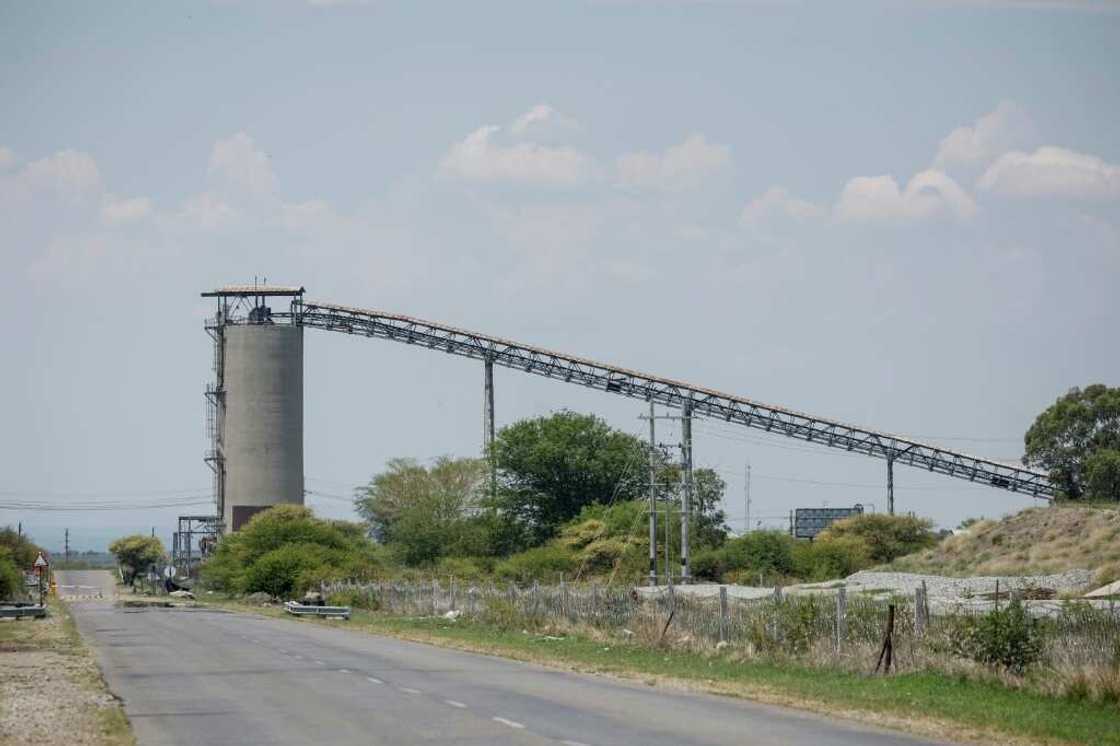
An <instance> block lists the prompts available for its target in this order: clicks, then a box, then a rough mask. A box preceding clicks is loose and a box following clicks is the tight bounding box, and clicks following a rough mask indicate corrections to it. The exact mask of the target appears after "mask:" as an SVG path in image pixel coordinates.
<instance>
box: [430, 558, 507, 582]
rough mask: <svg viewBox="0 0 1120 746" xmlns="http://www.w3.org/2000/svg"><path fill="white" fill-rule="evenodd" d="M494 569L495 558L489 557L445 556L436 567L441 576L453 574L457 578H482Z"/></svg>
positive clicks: (466, 579)
mask: <svg viewBox="0 0 1120 746" xmlns="http://www.w3.org/2000/svg"><path fill="white" fill-rule="evenodd" d="M492 569H493V560H491V559H490V558H488V557H482V558H478V557H444V558H443V559H441V560H440V561H439V564H437V565H436V567H435V572H436V574H437V575H440V576H452V577H454V578H455V579H456V580H465V581H471V580H480V579H481V578H484V577H485V576H486V574H487V573H488V572H490V570H492Z"/></svg>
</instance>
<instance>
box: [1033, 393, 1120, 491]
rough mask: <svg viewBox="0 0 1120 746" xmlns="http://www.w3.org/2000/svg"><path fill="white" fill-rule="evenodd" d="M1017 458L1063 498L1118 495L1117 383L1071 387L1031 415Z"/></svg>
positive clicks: (1119, 435)
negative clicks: (1039, 472)
mask: <svg viewBox="0 0 1120 746" xmlns="http://www.w3.org/2000/svg"><path fill="white" fill-rule="evenodd" d="M1024 441H1025V445H1026V453H1025V455H1024V456H1023V463H1024V464H1026V465H1028V466H1034V467H1038V468H1041V469H1045V470H1046V471H1048V472H1049V473H1050V478H1051V479H1052V480H1054V482H1055V483H1056V484H1057V485H1058V486H1059V489H1060V490H1061V493H1062V496H1063V497H1065V498H1067V499H1069V500H1084V499H1088V500H1110V501H1117V500H1120V388H1109V387H1108V386H1105V385H1104V384H1099V383H1097V384H1093V385H1091V386H1086V387H1085V388H1084V389H1080V388H1076V387H1074V388H1072V389H1070V390H1069V392H1068V393H1066V394H1065V395H1064V396H1062V397H1060V398H1059V399H1058V400H1057V401H1056V402H1055V403H1054V404H1053V405H1052V406H1050V407H1049V408H1047V409H1046V411H1044V412H1043V413H1042V414H1040V415H1039V416H1038V418H1037V419H1035V421H1034V424H1033V425H1031V427H1030V429H1029V430H1028V431H1027V434H1026V437H1025V438H1024Z"/></svg>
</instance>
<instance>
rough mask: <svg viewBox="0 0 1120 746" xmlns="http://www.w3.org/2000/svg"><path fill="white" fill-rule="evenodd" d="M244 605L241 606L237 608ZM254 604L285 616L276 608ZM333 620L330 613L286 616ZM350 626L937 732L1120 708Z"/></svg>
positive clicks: (995, 687)
mask: <svg viewBox="0 0 1120 746" xmlns="http://www.w3.org/2000/svg"><path fill="white" fill-rule="evenodd" d="M235 608H240V609H242V610H246V607H244V606H240V607H237V606H235ZM250 610H252V611H257V612H261V611H263V612H265V613H268V614H269V615H281V616H284V614H283V612H282V611H279V610H264V609H257V608H252V609H250ZM293 622H294V623H318V624H328V625H331V626H335V627H337V626H339V625H341V624H347V623H345V622H338V621H310V620H293ZM348 626H350V627H351V628H353V629H355V630H361V631H364V632H371V633H374V634H384V635H391V636H394V637H400V638H405V639H412V640H418V641H422V642H432V643H435V644H440V645H445V646H450V647H458V648H462V649H466V650H472V651H476V652H484V653H489V654H493V655H501V656H505V657H511V658H516V659H520V660H528V661H536V662H540V663H546V664H552V665H562V666H565V667H568V668H575V669H577V670H583V671H591V672H600V673H609V674H614V675H622V676H628V677H637V678H641V679H645V680H646V681H647V683H651V684H652V683H656V681H657V680H658V679H662V680H663V679H666V678H667V679H671V680H677V681H679V682H685V683H687V684H688V685H690V686H692V687H698V688H701V689H706V690H708V691H714V692H718V693H723V694H731V695H734V696H742V697H748V698H752V699H760V700H764V701H769V702H776V703H782V704H790V705H794V706H798V707H803V708H807V709H813V710H818V711H822V712H830V713H842V714H844V715H845V716H851V717H856V718H857V719H863V720H871V721H875V722H878V723H882V724H886V725H893V726H896V727H901V728H905V729H908V730H913V731H915V732H919V733H924V734H928V735H935V736H938V737H942V738H955V739H966V738H967V739H974V738H981V739H984V740H992V741H998V742H1008V741H1011V740H1016V741H1020V742H1035V743H1080V744H1118V745H1120V708H1117V707H1114V706H1109V705H1103V704H1095V703H1089V702H1075V701H1070V700H1063V699H1054V698H1049V697H1046V696H1043V695H1041V694H1036V693H1032V692H1028V691H1022V690H1017V689H1012V688H1009V687H1006V686H1004V685H1002V684H1000V683H998V682H985V681H976V680H972V679H967V678H963V677H953V676H949V675H945V674H940V673H935V672H925V673H911V674H904V675H892V676H886V677H883V676H878V677H875V676H864V675H860V674H853V673H850V672H845V671H840V670H836V669H827V668H810V667H807V666H802V665H797V664H792V663H781V664H778V663H773V662H762V661H748V662H743V661H737V660H733V659H732V658H730V657H727V656H720V655H703V654H698V653H691V652H683V651H674V650H659V649H655V648H651V647H647V646H643V645H640V644H637V643H628V642H621V643H620V642H618V641H613V640H612V641H610V642H603V641H598V640H593V639H590V638H587V637H581V636H578V635H571V634H565V635H564V636H563V637H562V638H561V639H559V640H556V639H548V638H547V637H546V636H545V635H543V634H532V633H530V634H527V633H525V632H523V631H521V630H508V629H502V628H499V627H495V626H492V625H487V624H483V623H479V622H473V621H462V620H460V621H458V622H448V621H446V620H444V619H432V618H414V617H396V616H388V615H383V614H377V613H368V612H362V611H355V613H354V617H353V619H352V620H351V621H350V622H349V623H348Z"/></svg>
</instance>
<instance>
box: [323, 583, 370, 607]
mask: <svg viewBox="0 0 1120 746" xmlns="http://www.w3.org/2000/svg"><path fill="white" fill-rule="evenodd" d="M327 604H328V605H330V606H349V607H350V608H352V609H365V610H366V611H377V610H379V609H380V608H381V599H379V598H378V597H377V594H376V593H373V592H372V591H369V590H358V589H357V588H350V589H347V590H344V591H336V592H334V593H332V594H330V596H328V597H327Z"/></svg>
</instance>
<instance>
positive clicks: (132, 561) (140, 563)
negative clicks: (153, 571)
mask: <svg viewBox="0 0 1120 746" xmlns="http://www.w3.org/2000/svg"><path fill="white" fill-rule="evenodd" d="M109 551H110V552H112V553H113V556H115V557H116V558H117V562H118V563H119V564H120V566H121V574H122V576H123V579H124V582H125V585H129V584H131V583H132V581H133V580H135V579H136V576H137V575H139V574H140V573H142V572H144V571H146V570H147V569H148V568H150V567H151V566H152V565H154V564H156V563H157V562H159V561H160V560H161V559H163V557H164V556H165V555H166V554H167V553H166V552H165V551H164V549H163V542H161V541H160V540H159V539H157V538H156V537H154V536H144V535H143V534H133V535H131V536H124V537H121V538H120V539H117V540H116V541H114V542H113V543H112V544H110V545H109Z"/></svg>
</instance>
